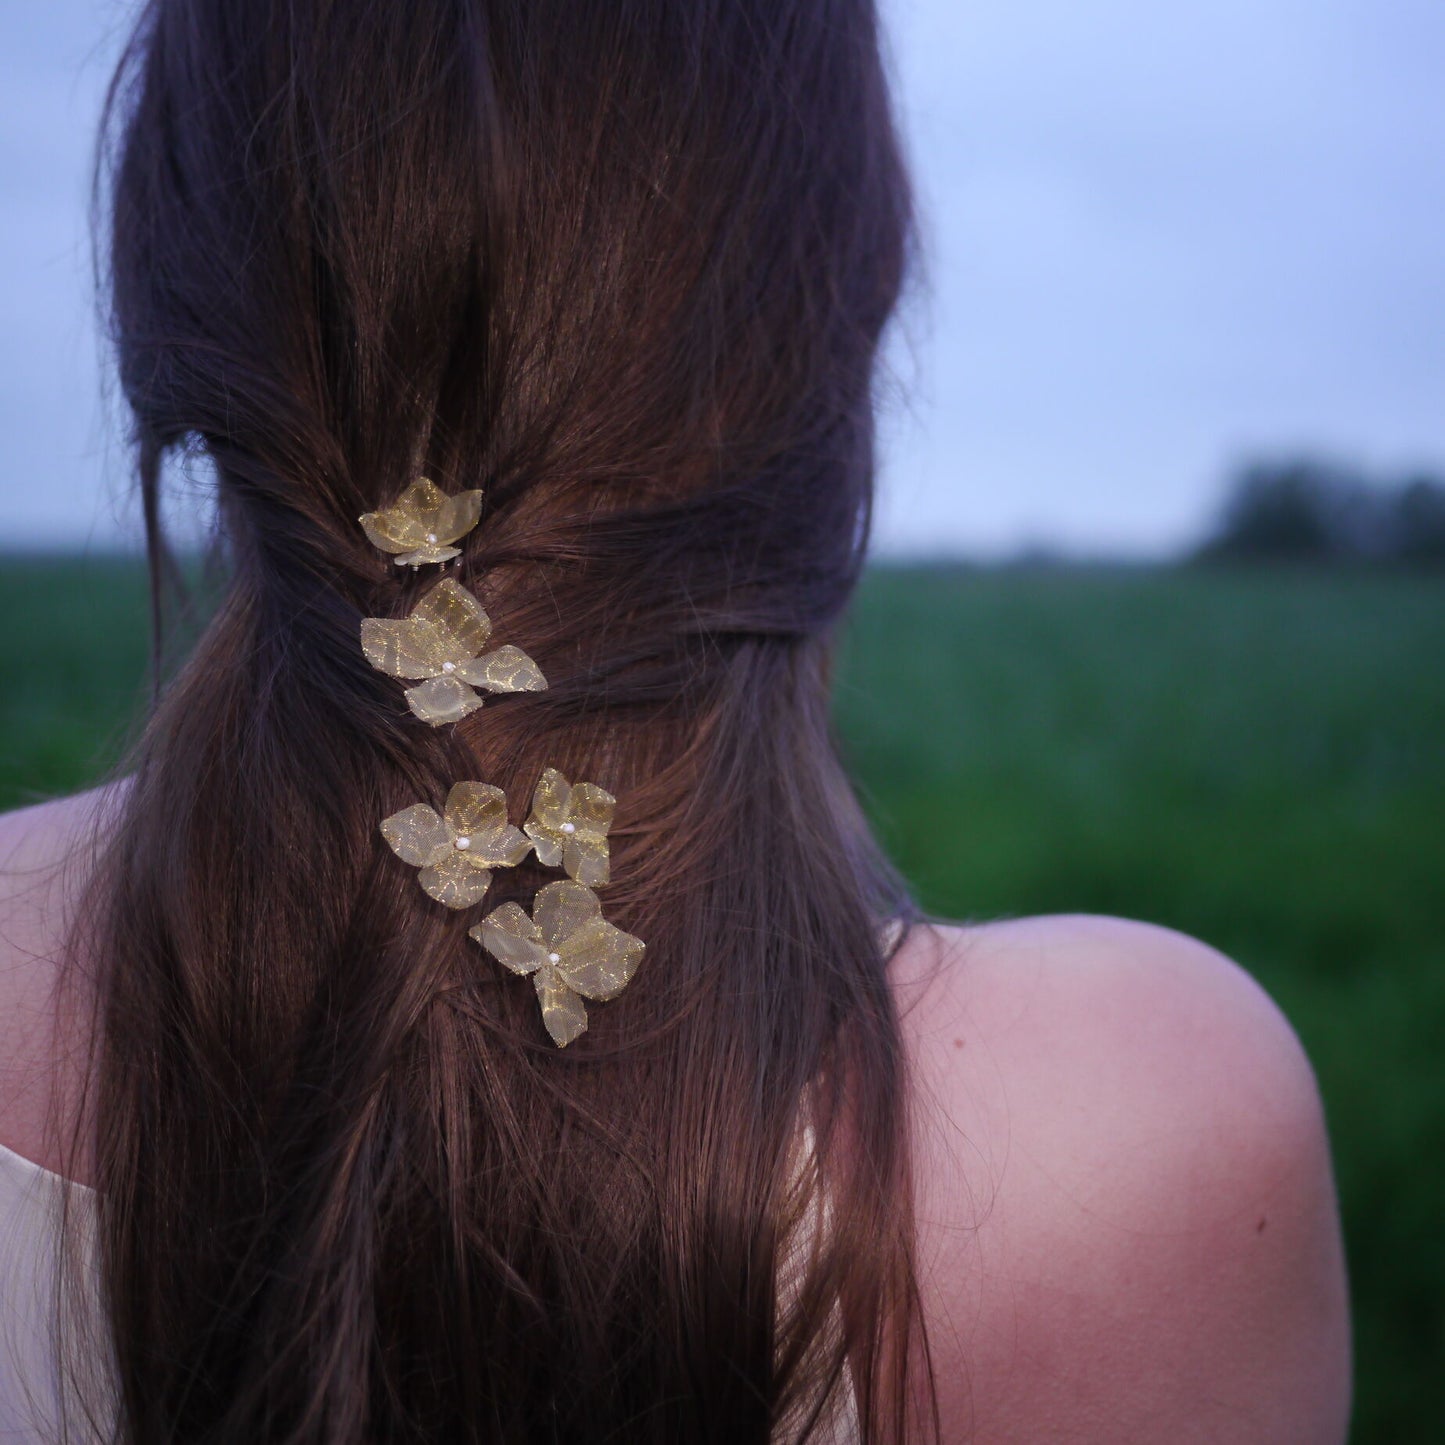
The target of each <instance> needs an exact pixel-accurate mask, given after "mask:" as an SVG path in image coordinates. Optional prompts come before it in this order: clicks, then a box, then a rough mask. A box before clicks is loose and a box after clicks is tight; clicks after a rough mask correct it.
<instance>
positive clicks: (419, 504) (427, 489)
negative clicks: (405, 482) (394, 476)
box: [392, 477, 453, 542]
mask: <svg viewBox="0 0 1445 1445" xmlns="http://www.w3.org/2000/svg"><path fill="white" fill-rule="evenodd" d="M446 502H447V494H446V493H445V492H444V491H442V489H441V488H440V487H439V486H437V484H436V483H435V482H434V481H432V479H431V478H430V477H418V478H417V479H416V481H414V482H412V483H411V485H410V486H409V487H407V489H406V490H405V491H404V492H403V493H402V494H401V496H399V497H398V498H397V499H396V501H395V502H393V503H392V510H393V511H394V512H401V513H404V514H405V515H406V516H409V517H415V518H416V520H417V521H419V522H426V523H428V524H430V523H434V522H435V521H436V519H437V516H438V515H439V514H440V512H441V510H442V508H443V507H445V506H446ZM428 530H430V531H433V532H434V531H436V528H435V526H429V527H428ZM443 540H445V541H447V542H450V541H452V540H453V538H451V537H447V538H444V539H443Z"/></svg>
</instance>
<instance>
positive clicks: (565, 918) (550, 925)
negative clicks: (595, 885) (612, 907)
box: [532, 878, 602, 952]
mask: <svg viewBox="0 0 1445 1445" xmlns="http://www.w3.org/2000/svg"><path fill="white" fill-rule="evenodd" d="M532 917H533V918H534V919H536V921H537V927H538V928H540V929H541V930H542V938H543V941H544V942H545V943H546V945H547V947H548V948H550V949H552V950H554V951H555V952H561V948H562V945H563V944H564V943H565V942H566V941H567V939H568V938H569V937H571V935H572V934H574V933H576V932H577V930H578V929H579V928H581V927H582V925H583V924H585V923H590V922H591V921H592V920H593V919H594V918H601V917H602V903H601V900H600V899H599V898H598V897H597V895H596V894H595V893H594V892H593V891H592V890H591V889H590V888H586V887H584V886H583V885H582V884H581V883H574V882H573V881H572V880H571V879H570V878H568V879H563V880H562V882H560V883H549V884H547V886H546V887H545V888H539V889H538V890H537V896H536V898H534V899H533V900H532Z"/></svg>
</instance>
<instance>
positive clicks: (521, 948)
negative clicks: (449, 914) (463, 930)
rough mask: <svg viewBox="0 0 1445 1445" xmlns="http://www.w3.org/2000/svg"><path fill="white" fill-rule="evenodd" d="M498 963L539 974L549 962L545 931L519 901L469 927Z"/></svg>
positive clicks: (472, 936)
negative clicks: (529, 915) (528, 915)
mask: <svg viewBox="0 0 1445 1445" xmlns="http://www.w3.org/2000/svg"><path fill="white" fill-rule="evenodd" d="M467 936H468V937H469V938H474V939H476V941H477V942H478V943H480V944H481V945H482V947H483V948H485V949H486V950H487V952H488V953H490V954H491V955H492V957H493V958H495V959H496V960H497V962H498V963H500V964H503V965H504V966H505V967H507V968H510V969H511V970H512V972H513V973H521V974H527V973H536V971H537V970H538V969H539V968H541V967H543V966H544V965H545V964H546V963H547V950H546V948H544V947H543V946H542V931H541V929H539V928H538V927H537V925H536V924H535V923H533V922H532V920H531V919H530V918H528V917H527V915H526V913H525V912H524V911H523V909H522V908H521V907H520V906H519V905H518V904H516V903H504V904H502V906H501V907H500V908H498V909H495V910H494V911H493V912H491V913H489V914H488V915H487V916H486V917H485V918H484V919H482V921H481V922H480V923H479V924H477V925H476V927H475V928H469V929H468V930H467Z"/></svg>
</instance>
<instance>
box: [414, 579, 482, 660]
mask: <svg viewBox="0 0 1445 1445" xmlns="http://www.w3.org/2000/svg"><path fill="white" fill-rule="evenodd" d="M411 615H412V617H414V618H416V619H418V620H419V621H425V622H429V623H431V624H432V625H433V626H435V627H436V628H438V629H439V630H440V632H441V634H442V635H443V636H444V637H445V638H447V640H448V643H449V647H450V654H451V659H452V661H454V662H461V661H463V660H464V659H467V658H473V657H475V656H476V655H477V654H478V653H479V652H480V651H481V650H482V649H483V648H484V647H485V646H486V645H487V639H488V638H489V637H490V636H491V635H492V623H491V619H490V618H488V616H487V614H486V612H485V611H484V610H483V608H482V604H481V603H480V602H478V601H477V599H476V598H475V597H474V596H472V594H471V593H470V592H468V591H467V589H466V588H465V587H463V586H462V585H461V583H460V582H454V581H453V580H452V579H451V578H450V577H444V578H443V579H442V580H441V581H440V582H438V583H437V585H436V586H435V587H433V588H432V589H431V591H430V592H428V593H427V594H426V596H425V597H423V598H422V599H421V601H420V602H418V603H417V605H416V606H415V607H413V608H412V610H411Z"/></svg>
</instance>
